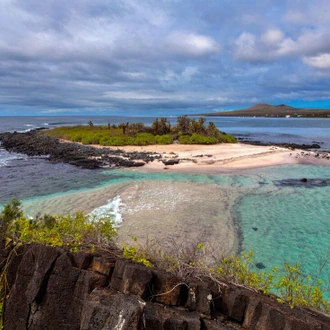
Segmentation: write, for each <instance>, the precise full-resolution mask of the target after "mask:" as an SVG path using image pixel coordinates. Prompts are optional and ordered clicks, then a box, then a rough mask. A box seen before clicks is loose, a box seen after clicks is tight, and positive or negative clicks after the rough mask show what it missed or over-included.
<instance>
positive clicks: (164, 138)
mask: <svg viewBox="0 0 330 330" xmlns="http://www.w3.org/2000/svg"><path fill="white" fill-rule="evenodd" d="M155 140H156V142H157V144H172V143H173V138H172V137H171V136H170V135H168V134H165V135H156V136H155Z"/></svg>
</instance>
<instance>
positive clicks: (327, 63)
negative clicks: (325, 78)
mask: <svg viewBox="0 0 330 330" xmlns="http://www.w3.org/2000/svg"><path fill="white" fill-rule="evenodd" d="M303 61H304V63H306V64H307V65H309V66H312V67H314V68H316V69H330V54H321V55H317V56H311V57H307V56H305V57H303Z"/></svg>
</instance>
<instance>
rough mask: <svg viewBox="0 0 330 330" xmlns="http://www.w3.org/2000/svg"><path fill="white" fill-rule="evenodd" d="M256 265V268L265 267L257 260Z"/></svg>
mask: <svg viewBox="0 0 330 330" xmlns="http://www.w3.org/2000/svg"><path fill="white" fill-rule="evenodd" d="M256 267H257V268H258V269H265V268H266V266H265V265H264V264H263V263H262V262H257V263H256Z"/></svg>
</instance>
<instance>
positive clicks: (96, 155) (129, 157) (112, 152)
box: [0, 131, 160, 169]
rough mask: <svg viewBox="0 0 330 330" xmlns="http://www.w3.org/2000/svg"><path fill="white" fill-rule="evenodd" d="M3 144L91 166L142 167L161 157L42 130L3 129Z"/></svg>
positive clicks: (15, 149) (60, 160) (58, 159)
mask: <svg viewBox="0 0 330 330" xmlns="http://www.w3.org/2000/svg"><path fill="white" fill-rule="evenodd" d="M0 141H1V145H2V147H3V148H4V149H6V150H7V151H9V152H16V153H22V154H26V155H28V156H47V158H48V159H49V160H50V161H52V162H63V163H69V164H72V165H75V166H79V167H82V168H88V169H97V168H116V167H138V166H143V165H145V164H146V163H148V162H150V161H153V160H154V159H158V158H160V155H159V154H157V153H152V152H125V151H123V150H120V149H112V148H95V147H92V146H85V145H80V144H78V143H72V142H65V143H63V142H61V141H60V140H59V139H55V138H52V137H49V136H46V135H43V134H40V133H39V131H30V132H26V133H16V132H14V133H1V134H0Z"/></svg>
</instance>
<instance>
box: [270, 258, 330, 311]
mask: <svg viewBox="0 0 330 330" xmlns="http://www.w3.org/2000/svg"><path fill="white" fill-rule="evenodd" d="M273 271H274V272H275V273H277V274H278V276H277V277H275V283H274V288H275V289H276V290H278V291H279V294H280V298H279V301H286V302H288V303H289V304H290V306H291V307H293V306H312V307H315V308H318V309H323V310H328V311H329V310H330V302H329V301H326V300H325V299H324V298H323V292H322V288H321V286H322V284H323V282H322V281H314V280H312V277H311V276H310V275H307V276H306V275H304V274H303V272H302V270H301V267H300V264H298V263H296V264H294V265H289V264H288V263H284V265H283V269H282V271H280V270H279V268H278V267H274V268H273Z"/></svg>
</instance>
